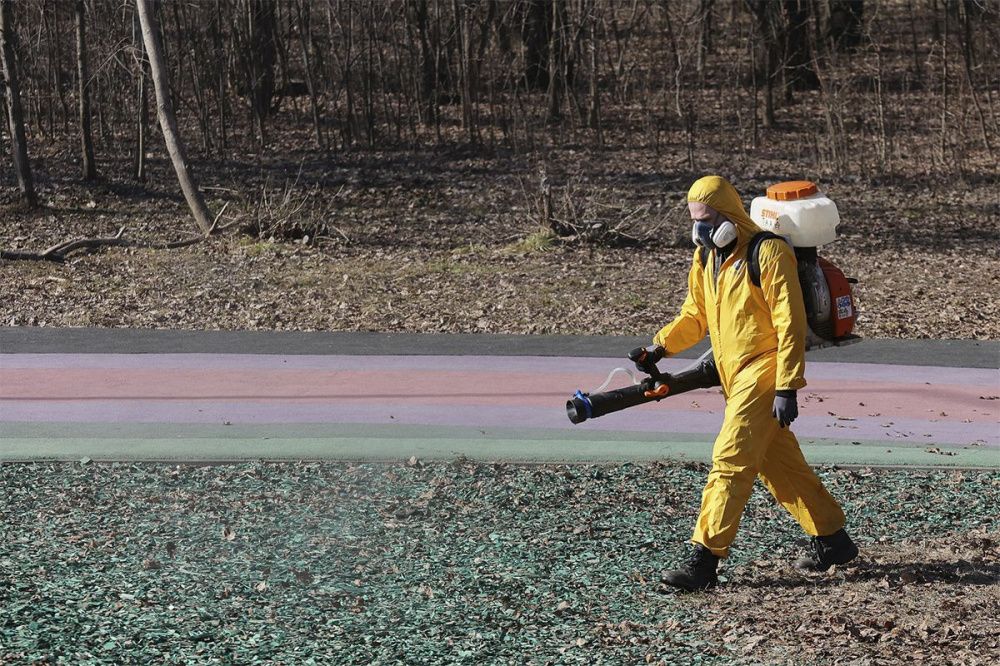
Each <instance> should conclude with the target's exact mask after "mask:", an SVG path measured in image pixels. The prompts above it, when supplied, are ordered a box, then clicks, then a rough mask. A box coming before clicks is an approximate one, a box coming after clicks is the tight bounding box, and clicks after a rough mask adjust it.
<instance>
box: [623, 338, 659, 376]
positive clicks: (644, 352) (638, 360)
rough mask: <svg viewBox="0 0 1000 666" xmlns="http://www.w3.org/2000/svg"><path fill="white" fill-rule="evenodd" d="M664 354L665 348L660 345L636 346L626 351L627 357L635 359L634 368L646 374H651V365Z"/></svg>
mask: <svg viewBox="0 0 1000 666" xmlns="http://www.w3.org/2000/svg"><path fill="white" fill-rule="evenodd" d="M666 355H667V350H666V349H664V348H663V347H661V346H660V345H649V346H648V347H636V348H635V349H633V350H632V351H630V352H629V353H628V357H629V358H630V359H632V360H633V361H635V369H636V370H638V371H639V372H645V373H646V374H647V375H648V374H652V373H651V371H652V369H653V366H654V365H656V363H657V362H658V361H659V360H661V359H662V358H663V357H664V356H666Z"/></svg>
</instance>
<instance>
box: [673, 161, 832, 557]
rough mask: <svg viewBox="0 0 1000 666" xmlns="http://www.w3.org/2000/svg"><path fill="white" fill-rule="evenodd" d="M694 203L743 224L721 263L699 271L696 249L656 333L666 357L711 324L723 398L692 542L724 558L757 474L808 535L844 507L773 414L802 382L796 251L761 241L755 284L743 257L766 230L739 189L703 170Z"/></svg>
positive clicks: (713, 259)
mask: <svg viewBox="0 0 1000 666" xmlns="http://www.w3.org/2000/svg"><path fill="white" fill-rule="evenodd" d="M688 201H699V202H701V203H704V204H706V205H708V206H710V207H712V208H713V209H714V210H716V211H718V212H719V213H722V214H723V215H725V216H726V218H728V219H729V220H730V221H732V222H733V223H734V224H735V225H736V227H737V231H738V239H737V241H736V246H735V248H734V249H733V250H732V251H731V252H730V254H729V256H728V257H726V258H725V261H722V262H721V265H718V266H717V256H716V255H717V252H716V251H712V252H711V253H710V254H709V256H708V260H707V261H706V262H705V267H704V268H702V265H701V261H700V260H699V257H698V251H697V250H696V251H695V253H694V257H693V261H692V263H691V271H690V272H689V274H688V294H687V297H686V298H685V299H684V304H683V305H682V306H681V312H680V314H679V315H678V316H677V317H676V318H675V319H674V320H673V321H672V322H670V323H669V324H667V325H666V326H664V327H663V328H662V329H661V330H660V331H659V333H657V334H656V336H655V338H654V342H655V344H658V345H662V346H663V347H664V349H666V350H667V354H668V355H669V354H676V353H677V352H681V351H683V350H685V349H687V348H688V347H691V346H692V345H694V344H696V343H698V342H699V341H701V339H702V338H703V337H705V332H706V331H707V332H708V334H709V336H710V337H711V341H712V350H713V352H714V354H715V362H716V365H717V367H718V369H719V378H720V379H721V380H722V392H723V394H724V395H725V398H726V414H725V419H724V421H723V424H722V430H721V432H719V436H718V437H717V438H716V440H715V446H714V448H713V450H712V471H711V472H710V473H709V475H708V482H707V483H706V485H705V489H704V491H703V493H702V500H701V514H700V515H699V517H698V522H697V524H696V525H695V529H694V535H693V536H692V538H691V540H692V541H693V542H695V543H699V544H701V545H703V546H705V547H706V548H708V549H709V550H711V551H712V553H714V554H715V555H717V556H719V557H726V556H727V555H728V554H729V545H730V544H731V543H732V542H733V539H734V538H735V537H736V530H737V529H738V527H739V523H740V517H741V516H742V514H743V508H744V507H745V505H746V502H747V500H748V499H749V497H750V492H751V490H752V489H753V483H754V478H755V477H756V476H757V475H758V474H759V475H760V478H761V480H762V481H763V482H764V484H765V485H766V486H767V488H768V490H769V491H770V492H771V494H772V495H774V497H775V499H776V500H777V501H778V502H779V503H781V505H782V506H784V507H785V508H786V509H787V510H788V511H789V513H791V514H792V516H793V517H794V518H795V519H796V520H797V521H798V522H799V524H800V525H801V526H802V529H804V530H805V531H806V533H808V534H809V535H811V536H825V535H829V534H833V533H834V532H836V531H837V530H839V529H840V528H842V527H843V526H844V512H843V511H842V510H841V508H840V505H839V504H837V502H836V500H834V499H833V497H831V496H830V493H829V492H827V490H826V488H824V487H823V484H822V482H821V481H820V480H819V478H817V476H816V474H815V473H814V472H813V470H812V469H811V468H810V467H809V465H808V464H807V463H806V461H805V459H804V458H803V456H802V451H801V450H800V449H799V443H798V440H796V439H795V435H793V434H792V432H791V430H790V429H788V428H781V427H780V426H779V425H778V421H777V419H775V418H774V416H773V415H772V413H771V409H772V406H773V403H774V393H775V390H778V389H800V388H802V387H803V386H805V385H806V380H805V378H804V373H805V339H806V330H807V324H806V314H805V308H804V306H803V303H802V289H801V287H800V285H799V279H798V273H797V267H796V260H795V253H794V252H793V250H792V249H791V248H790V247H789V246H788V244H787V243H785V242H782V241H779V240H773V241H765V242H763V243H761V245H760V255H759V256H760V287H759V288H758V287H756V286H754V284H753V283H752V282H751V281H750V276H749V274H748V270H747V265H746V264H747V256H746V254H747V243H748V242H749V240H750V238H751V237H753V235H754V234H756V233H757V232H759V231H760V228H758V227H757V225H755V224H754V223H753V222H752V221H751V220H750V217H749V216H748V215H747V213H746V211H745V210H744V208H743V204H742V202H741V201H740V198H739V195H738V194H737V193H736V190H735V189H734V188H733V186H732V185H730V184H729V182H727V181H726V180H725V179H723V178H721V177H719V176H706V177H704V178H701V179H699V180H698V181H696V182H695V183H694V185H692V186H691V189H690V191H689V192H688Z"/></svg>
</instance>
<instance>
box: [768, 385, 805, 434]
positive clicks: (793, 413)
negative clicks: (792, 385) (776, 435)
mask: <svg viewBox="0 0 1000 666" xmlns="http://www.w3.org/2000/svg"><path fill="white" fill-rule="evenodd" d="M771 414H772V415H773V416H774V418H776V419H778V425H779V426H781V427H782V428H784V427H785V426H787V425H791V424H792V421H794V420H795V419H796V417H798V415H799V401H798V396H797V395H796V393H795V391H794V390H792V389H785V390H782V391H775V392H774V408H773V409H772V410H771Z"/></svg>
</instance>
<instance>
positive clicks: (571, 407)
mask: <svg viewBox="0 0 1000 666" xmlns="http://www.w3.org/2000/svg"><path fill="white" fill-rule="evenodd" d="M566 416H568V417H569V420H570V422H571V423H574V424H575V423H583V422H584V421H586V420H587V419H588V418H590V403H589V401H588V400H587V399H586V398H584V397H581V396H579V395H577V396H574V397H572V398H570V399H569V400H567V401H566Z"/></svg>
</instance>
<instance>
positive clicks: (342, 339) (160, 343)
mask: <svg viewBox="0 0 1000 666" xmlns="http://www.w3.org/2000/svg"><path fill="white" fill-rule="evenodd" d="M650 342H651V340H650V337H648V336H613V335H596V336H580V335H485V334H484V335H480V334H463V333H454V334H453V333H370V332H360V333H358V332H325V331H315V332H308V331H178V330H153V329H111V328H45V327H0V354H88V353H89V354H284V355H302V354H305V355H324V354H338V355H354V356H562V357H601V358H615V357H622V358H624V357H625V355H626V354H627V353H628V351H629V350H630V349H634V348H635V347H640V346H645V345H648V344H650ZM707 348H708V343H707V342H702V343H701V344H699V345H697V346H695V347H694V348H692V349H689V350H687V351H686V352H683V353H681V354H678V355H677V357H678V358H697V357H698V356H699V355H700V354H701V353H702V352H703V351H704V350H705V349H707ZM806 358H807V360H808V361H835V362H840V363H881V364H891V365H922V366H938V367H952V368H1000V341H998V340H899V339H871V340H862V341H860V342H858V343H855V344H851V345H847V346H843V347H829V348H826V349H816V350H812V351H810V352H808V353H807V356H806Z"/></svg>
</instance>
